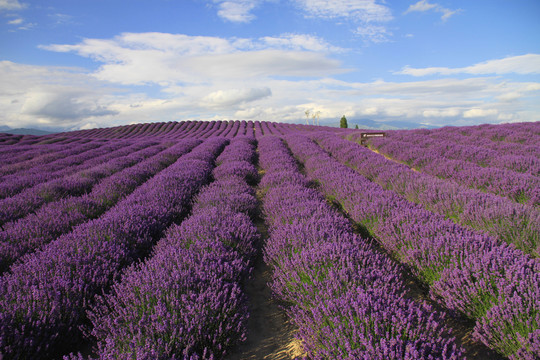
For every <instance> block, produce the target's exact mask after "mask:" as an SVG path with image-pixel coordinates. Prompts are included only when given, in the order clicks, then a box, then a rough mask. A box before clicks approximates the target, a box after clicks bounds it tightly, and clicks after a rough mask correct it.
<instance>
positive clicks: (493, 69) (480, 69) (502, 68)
mask: <svg viewBox="0 0 540 360" xmlns="http://www.w3.org/2000/svg"><path fill="white" fill-rule="evenodd" d="M510 73H515V74H540V54H526V55H519V56H510V57H506V58H504V59H496V60H488V61H484V62H481V63H478V64H475V65H471V66H467V67H462V68H448V67H429V68H412V67H409V66H405V67H404V68H403V69H402V70H401V71H399V72H397V74H404V75H412V76H426V75H434V74H441V75H454V74H475V75H483V74H498V75H501V74H510Z"/></svg>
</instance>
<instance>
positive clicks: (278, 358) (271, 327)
mask: <svg viewBox="0 0 540 360" xmlns="http://www.w3.org/2000/svg"><path fill="white" fill-rule="evenodd" d="M270 280H271V273H270V269H269V267H268V266H267V265H266V264H265V263H264V261H263V260H262V256H259V257H258V259H257V261H256V263H255V268H254V270H253V274H252V278H251V279H250V280H248V282H247V284H246V288H245V292H246V294H247V296H248V301H249V313H250V317H249V322H248V334H247V340H246V342H245V343H243V344H241V345H240V346H238V347H237V348H236V349H234V350H233V351H232V354H231V355H230V356H228V357H227V359H229V360H262V359H265V360H290V359H294V358H295V357H300V356H301V355H302V352H301V348H300V346H299V343H298V341H297V340H295V339H294V327H293V325H291V324H290V323H289V322H288V319H287V316H286V315H285V312H284V311H283V310H282V309H281V308H280V307H279V305H278V304H277V303H276V302H275V301H273V300H272V291H271V290H270V288H269V287H268V285H267V283H268V282H270Z"/></svg>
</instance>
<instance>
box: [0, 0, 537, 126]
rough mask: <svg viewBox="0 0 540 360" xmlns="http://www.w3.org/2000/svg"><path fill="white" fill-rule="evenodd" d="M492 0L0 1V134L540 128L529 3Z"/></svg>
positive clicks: (532, 5) (532, 16)
mask: <svg viewBox="0 0 540 360" xmlns="http://www.w3.org/2000/svg"><path fill="white" fill-rule="evenodd" d="M489 4H492V3H491V2H489V1H487V0H485V1H483V0H479V1H477V2H474V4H473V3H470V2H466V1H452V2H449V1H446V2H443V1H439V2H431V1H427V0H421V1H408V2H382V1H377V0H340V1H329V0H185V1H171V0H156V1H153V2H150V1H147V2H146V1H144V2H137V4H131V5H130V7H129V8H128V7H126V5H125V2H122V1H120V0H112V1H111V2H107V4H105V3H103V4H87V5H86V6H81V5H80V4H79V5H80V6H78V7H77V6H75V5H71V6H68V5H66V3H65V2H62V1H60V0H47V1H44V2H42V3H40V5H36V4H33V3H30V2H24V1H23V0H20V1H19V0H0V20H2V21H3V24H2V25H1V30H0V34H1V35H0V36H1V37H2V40H1V42H2V44H5V46H4V45H3V47H4V51H3V52H2V53H1V55H0V78H1V79H2V82H0V125H7V126H11V127H34V128H40V129H45V130H75V129H81V128H82V129H84V128H93V127H106V126H116V125H124V124H129V123H139V122H151V121H171V120H188V119H202V120H215V119H246V120H249V119H251V120H269V121H288V122H305V121H306V118H305V115H304V114H305V112H306V110H310V111H311V112H315V111H319V112H320V119H321V124H334V123H335V125H337V124H338V121H339V118H340V117H341V116H342V115H343V114H345V115H346V116H347V118H348V119H351V120H353V123H354V119H371V120H375V121H379V122H383V123H384V122H385V121H396V120H399V121H407V122H412V123H416V124H418V126H426V125H429V126H443V125H474V124H479V123H500V122H518V121H540V44H539V43H538V41H537V35H536V34H538V33H540V25H539V24H538V23H537V21H535V19H537V16H538V15H540V5H539V4H537V2H535V1H523V2H519V4H518V3H515V2H504V3H497V5H496V6H488V5H489ZM510 13H511V14H513V17H512V19H509V17H508V14H510ZM500 19H505V22H502V21H499V20H500Z"/></svg>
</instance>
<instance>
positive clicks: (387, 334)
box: [0, 121, 540, 360]
mask: <svg viewBox="0 0 540 360" xmlns="http://www.w3.org/2000/svg"><path fill="white" fill-rule="evenodd" d="M362 132H365V131H362V130H352V129H340V128H331V127H321V126H310V125H296V124H285V123H270V122H258V121H255V122H252V121H211V122H206V121H183V122H168V123H148V124H138V125H129V126H121V127H115V128H103V129H93V130H81V131H73V132H66V133H59V134H53V135H45V136H32V135H10V134H0V272H1V274H0V276H1V279H0V359H1V360H5V359H62V358H63V359H71V360H75V359H79V360H81V359H229V358H231V359H233V358H234V359H237V358H242V356H243V355H241V354H242V353H241V349H242V346H243V345H245V344H252V345H250V346H257V344H256V343H254V342H253V341H250V339H252V338H253V337H254V336H255V335H254V334H253V332H252V330H253V329H252V327H250V326H249V319H250V317H252V316H254V314H252V309H253V306H252V302H253V296H252V295H250V294H249V292H248V291H247V288H248V287H249V286H250V284H251V283H252V282H253V281H255V280H256V279H255V277H256V276H258V275H256V274H257V271H255V267H256V266H265V269H268V271H269V274H270V275H269V279H268V282H267V286H268V287H269V288H270V290H271V294H272V298H271V301H272V302H273V303H275V304H276V305H277V306H279V308H280V309H281V311H282V313H283V316H284V318H286V319H287V323H288V324H289V325H290V326H291V327H292V328H293V329H294V334H293V335H294V337H295V338H296V339H297V340H296V341H297V343H298V344H300V348H301V349H300V350H301V351H300V354H295V355H294V356H293V355H291V354H288V355H283V354H281V355H280V356H281V357H278V356H277V355H276V356H274V355H272V354H270V353H269V354H267V355H268V356H269V357H268V358H275V359H278V358H279V359H291V358H293V357H297V358H305V359H466V358H467V359H513V360H514V359H515V360H518V359H524V360H535V359H536V360H538V359H540V260H539V257H540V123H538V122H537V123H517V124H504V125H480V126H472V127H445V128H440V129H434V130H425V129H419V130H393V131H387V132H386V136H385V137H377V138H371V139H370V140H368V142H367V144H366V145H367V146H364V145H361V144H360V142H361V133H362ZM367 132H369V131H367ZM260 264H263V265H260ZM254 331H256V330H254ZM253 344H255V345H253ZM258 354H259V356H260V355H261V353H260V352H259V353H258ZM265 356H266V355H265ZM287 356H288V357H287ZM245 358H248V357H245ZM249 358H250V359H251V358H253V359H255V358H257V357H249ZM258 358H263V357H258Z"/></svg>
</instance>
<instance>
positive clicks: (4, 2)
mask: <svg viewBox="0 0 540 360" xmlns="http://www.w3.org/2000/svg"><path fill="white" fill-rule="evenodd" d="M24 8H26V4H24V3H20V2H19V0H0V11H2V10H21V9H24Z"/></svg>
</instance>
